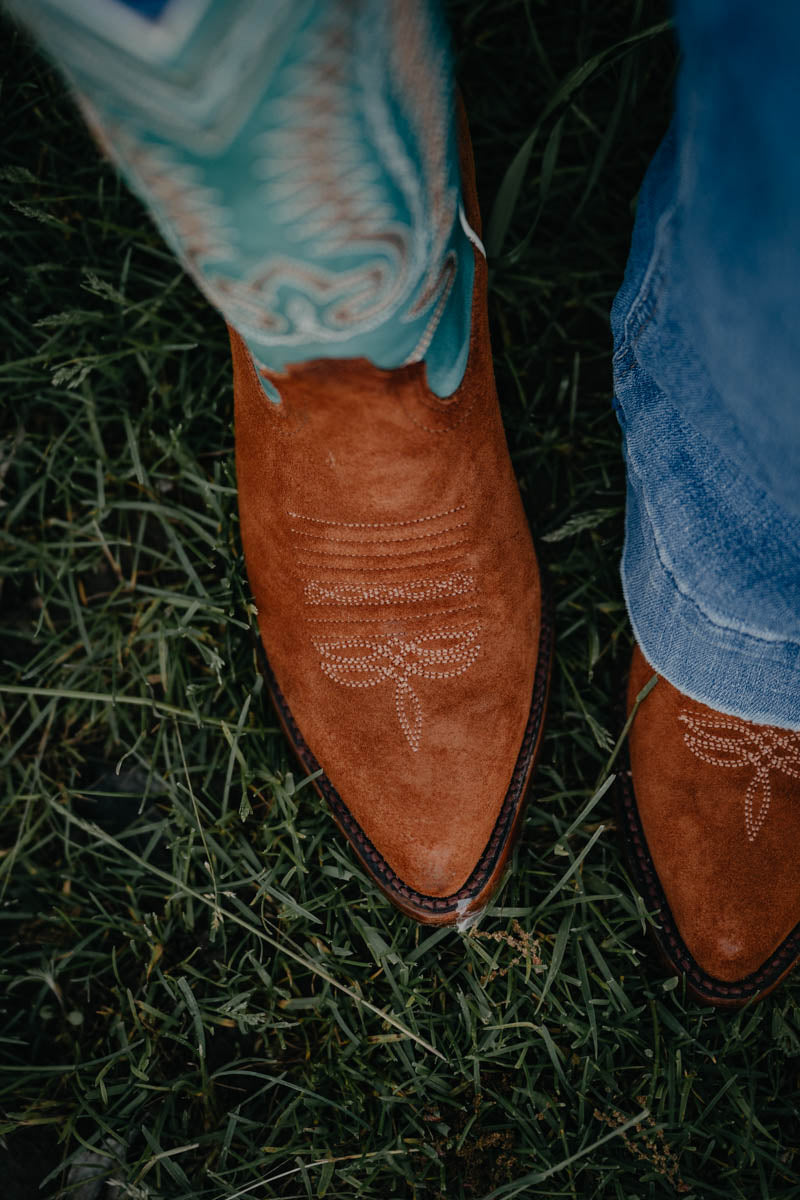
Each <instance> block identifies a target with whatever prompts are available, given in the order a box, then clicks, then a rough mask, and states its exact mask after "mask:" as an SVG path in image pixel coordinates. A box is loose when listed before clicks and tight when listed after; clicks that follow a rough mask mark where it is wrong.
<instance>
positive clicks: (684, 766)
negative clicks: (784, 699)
mask: <svg viewBox="0 0 800 1200" xmlns="http://www.w3.org/2000/svg"><path fill="white" fill-rule="evenodd" d="M652 675H653V669H652V667H650V666H649V665H648V664H647V662H646V661H645V659H644V656H643V655H642V652H641V651H640V650H639V649H638V647H637V649H636V650H635V651H634V656H633V664H632V667H631V674H630V682H629V689H628V709H629V711H630V710H631V709H632V708H633V705H634V703H635V700H636V697H637V695H638V694H639V693H640V692H641V690H642V689H643V688H644V687H645V685H646V684H647V681H648V679H650V678H651V677H652ZM629 746H630V763H631V780H630V784H628V785H627V786H625V787H624V788H623V800H622V818H623V819H622V829H623V836H624V839H625V843H626V849H627V851H628V855H629V859H630V863H631V868H632V873H633V875H634V878H635V881H636V883H637V886H638V887H639V889H640V891H641V893H642V895H643V897H644V899H645V902H646V904H647V907H648V909H650V910H651V911H654V912H655V915H656V921H657V929H656V930H655V934H656V940H657V942H658V944H659V947H660V949H661V951H662V953H663V955H664V956H665V957H666V959H667V960H668V962H669V964H670V965H671V966H672V968H673V970H675V971H677V972H679V973H681V974H684V975H685V976H686V981H687V984H688V987H689V989H690V990H691V991H692V992H693V993H694V994H695V996H696V997H697V998H698V999H700V1000H704V1001H706V1002H708V1003H710V1004H717V1005H722V1006H727V1007H738V1006H740V1005H742V1004H744V1003H745V1002H746V1001H748V1000H751V999H753V997H755V996H763V995H765V994H766V993H767V992H769V991H771V990H772V988H774V987H775V985H776V984H777V983H779V982H780V980H781V979H782V978H783V977H784V976H785V975H786V974H787V973H788V972H789V971H790V970H791V968H792V967H793V966H794V964H795V962H796V961H797V958H798V956H800V855H798V853H797V844H798V836H799V835H800V733H788V732H787V731H786V730H784V729H777V728H774V727H772V726H769V725H754V724H753V723H752V722H750V721H743V720H740V719H739V718H738V717H729V716H726V715H725V714H724V713H719V712H715V711H714V710H713V709H711V708H707V707H706V706H705V705H704V704H699V703H697V702H696V701H694V700H690V699H689V698H688V697H687V696H684V695H683V694H682V693H681V692H679V691H678V690H677V689H676V688H674V687H672V685H671V684H669V683H667V681H666V680H665V679H661V678H659V679H658V681H657V683H656V684H655V686H654V687H653V689H652V691H651V692H650V693H649V694H648V695H647V696H646V697H645V699H644V700H643V701H642V703H641V705H640V707H639V710H638V712H637V713H636V716H635V718H634V721H633V725H632V727H631V731H630V736H629Z"/></svg>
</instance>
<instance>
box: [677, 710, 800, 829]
mask: <svg viewBox="0 0 800 1200" xmlns="http://www.w3.org/2000/svg"><path fill="white" fill-rule="evenodd" d="M678 720H679V721H682V722H683V723H684V725H686V727H687V728H686V729H685V730H684V734H683V736H684V739H685V741H686V745H687V746H688V747H689V749H690V750H691V751H692V753H693V754H695V755H696V756H697V757H698V758H700V759H702V760H703V762H707V763H710V765H711V766H714V767H751V768H755V775H754V776H753V778H752V779H751V780H750V782H749V784H748V785H747V791H746V792H745V798H744V824H745V831H746V833H747V840H748V841H749V842H754V841H755V839H756V838H757V837H758V833H759V830H760V829H761V826H762V825H763V824H764V821H765V820H766V817H767V813H768V812H769V807H770V804H771V802H772V784H771V781H770V772H771V771H779V772H781V773H782V774H784V775H788V776H789V777H790V778H791V779H800V736H798V734H796V733H789V732H784V731H783V730H779V729H773V728H772V727H763V726H762V727H759V726H757V725H752V724H749V723H748V722H746V721H740V720H738V719H737V718H735V717H726V716H724V715H723V714H720V715H716V714H712V715H709V716H706V715H701V714H698V713H690V712H688V711H684V712H682V713H680V715H679V716H678Z"/></svg>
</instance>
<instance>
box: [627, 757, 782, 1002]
mask: <svg viewBox="0 0 800 1200" xmlns="http://www.w3.org/2000/svg"><path fill="white" fill-rule="evenodd" d="M618 802H619V808H620V812H621V816H622V821H621V823H620V833H621V835H622V840H623V846H624V848H625V851H626V854H627V858H628V862H629V864H630V867H631V874H632V875H633V879H634V883H635V884H636V886H637V888H638V890H639V891H640V892H641V894H642V896H643V897H644V900H645V903H646V904H647V907H648V909H649V910H651V911H653V910H655V911H656V913H657V915H658V919H659V921H660V923H661V929H658V930H656V929H654V930H653V935H654V937H655V939H656V941H657V942H658V943H659V945H660V947H661V949H662V950H663V951H664V952H665V953H666V955H667V957H668V958H669V959H670V962H671V963H672V964H673V966H674V967H676V968H677V970H678V971H680V972H683V974H685V975H686V978H687V980H688V982H689V984H690V985H691V987H692V988H693V989H694V991H695V992H696V993H697V994H698V995H700V996H701V997H703V998H704V999H706V1000H710V1001H727V1002H728V1003H735V1004H745V1003H746V1002H747V1001H748V1000H751V999H752V998H753V997H754V996H755V995H757V994H758V993H759V992H765V991H767V990H768V989H770V988H772V987H774V986H775V984H777V983H778V982H779V980H780V979H781V977H782V976H783V975H784V974H785V973H786V972H787V971H788V970H789V968H790V967H791V966H792V964H793V963H794V962H795V961H796V960H797V958H798V957H799V956H800V924H798V925H796V926H795V928H794V929H793V930H792V932H791V933H790V934H789V935H788V937H786V938H785V939H784V941H783V942H781V944H780V946H779V947H778V948H777V950H776V951H775V952H774V953H773V954H772V955H771V956H770V957H769V958H768V959H767V960H766V962H764V963H763V964H762V966H760V967H759V968H758V969H757V970H756V971H753V972H751V973H750V974H749V975H747V976H745V977H744V978H743V979H741V980H739V981H738V982H736V983H729V982H728V981H726V980H724V979H717V978H716V977H715V976H714V975H710V974H709V973H708V972H707V971H704V970H703V968H702V967H701V966H700V964H699V963H698V962H697V961H696V960H695V958H694V957H693V956H692V954H691V952H690V951H689V949H688V947H687V945H686V943H685V942H684V940H683V938H682V937H681V934H680V931H679V930H678V926H677V923H676V921H675V918H674V916H673V915H672V910H671V909H670V907H669V903H668V901H667V897H666V894H665V892H664V889H663V887H662V885H661V880H660V879H659V877H658V873H657V872H656V869H655V865H654V863H653V860H652V858H651V856H650V851H649V848H648V845H647V839H646V837H645V834H644V829H643V827H642V822H641V817H640V816H639V809H638V806H637V803H636V795H635V792H634V788H633V778H632V775H631V770H630V764H629V762H628V763H626V769H625V770H623V771H621V772H620V775H619V780H618Z"/></svg>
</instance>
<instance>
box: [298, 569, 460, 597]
mask: <svg viewBox="0 0 800 1200" xmlns="http://www.w3.org/2000/svg"><path fill="white" fill-rule="evenodd" d="M474 591H475V577H474V576H473V575H467V574H466V573H465V572H464V571H454V572H453V574H452V575H448V576H447V577H446V578H445V579H417V580H414V582H413V583H399V584H391V583H373V584H363V583H331V584H324V583H322V582H321V581H320V580H318V579H312V580H311V581H310V582H309V583H307V584H306V586H305V588H304V589H303V592H304V595H305V597H306V603H307V604H346V605H353V604H391V603H392V602H398V601H399V602H401V603H408V604H418V603H420V601H422V600H441V599H443V598H445V597H447V596H466V595H469V593H470V592H474Z"/></svg>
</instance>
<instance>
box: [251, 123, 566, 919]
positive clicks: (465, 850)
mask: <svg viewBox="0 0 800 1200" xmlns="http://www.w3.org/2000/svg"><path fill="white" fill-rule="evenodd" d="M468 145H469V142H468V136H467V135H466V134H465V136H464V137H463V138H462V146H463V147H464V152H463V161H462V174H463V181H464V194H465V209H466V216H467V220H468V221H469V224H470V225H471V226H472V228H473V230H474V229H478V228H479V214H478V208H477V201H476V197H475V187H474V175H473V165H472V156H471V152H470V151H469V149H468ZM474 241H475V246H476V249H475V285H474V295H473V311H472V332H471V342H470V352H469V362H468V365H467V369H466V373H465V376H464V379H463V382H462V383H461V386H460V387H459V388H458V390H457V391H456V393H455V394H454V395H453V396H452V397H449V398H448V399H447V400H441V399H439V398H438V397H437V396H435V395H434V394H433V393H432V392H431V391H430V390H429V389H428V387H427V385H426V382H425V371H424V366H423V364H421V363H418V364H415V365H412V366H408V367H401V368H399V369H397V370H393V371H382V370H378V369H377V368H375V367H373V366H371V365H370V364H369V363H367V362H366V361H363V360H350V361H338V362H336V361H330V360H319V361H316V362H310V363H306V364H303V365H302V366H298V367H295V368H289V370H288V371H287V372H286V373H285V374H284V375H273V374H270V373H265V377H266V378H268V379H269V380H270V381H271V383H272V384H273V385H274V386H275V387H276V388H277V389H278V392H279V394H280V403H279V404H277V403H276V404H273V403H270V402H269V401H268V400H267V399H266V398H265V395H264V391H263V388H262V385H261V383H260V381H259V379H258V377H257V375H256V372H255V369H254V367H253V364H252V361H251V359H250V357H249V355H248V353H247V350H246V348H245V346H244V344H243V342H242V341H241V339H240V338H239V337H238V336H237V335H236V333H235V332H231V344H232V348H233V362H234V384H235V395H236V464H237V474H238V485H239V510H240V515H241V528H242V540H243V544H244V550H245V556H246V561H247V570H248V575H249V579H250V584H251V587H252V590H253V594H254V596H255V601H256V605H257V608H258V619H259V628H260V632H261V640H262V643H263V649H264V652H265V661H264V672H265V675H266V678H267V682H268V685H269V688H270V692H271V694H272V698H273V700H274V702H275V706H276V708H277V711H278V714H279V717H280V720H281V722H282V724H283V727H284V729H285V731H286V734H287V737H288V738H289V740H290V742H291V743H292V746H293V748H294V750H295V753H296V754H297V756H298V758H299V759H300V761H301V763H302V765H303V767H304V768H305V769H306V770H308V771H309V772H312V771H316V770H318V769H320V768H321V770H322V774H321V776H320V777H319V778H318V779H317V781H316V787H317V789H318V791H319V792H320V793H321V794H322V795H323V796H324V797H325V799H326V800H327V802H328V804H329V805H330V808H331V810H332V813H333V816H334V818H335V819H336V821H337V823H338V825H339V827H340V828H341V830H342V831H343V832H344V834H345V835H346V836H347V838H348V839H349V841H350V843H351V845H352V846H353V848H354V850H355V852H356V854H357V855H358V857H359V858H360V860H361V862H362V863H363V865H364V866H365V867H366V869H367V870H368V872H369V873H370V874H371V876H372V877H373V879H374V880H375V881H376V882H377V883H378V885H379V886H380V887H381V888H382V889H383V890H384V892H386V894H387V895H388V896H389V897H390V899H391V900H392V901H393V902H394V903H395V904H396V905H397V906H398V907H399V908H401V909H402V910H403V911H404V912H406V913H408V914H409V915H411V916H414V917H416V918H417V919H418V920H420V921H424V922H427V923H430V924H448V923H454V922H456V921H459V920H462V919H465V918H468V917H470V916H472V915H474V914H477V913H479V912H480V911H481V910H482V909H483V908H484V907H485V905H486V904H487V902H488V900H489V898H490V896H491V894H492V892H493V890H494V889H495V887H496V886H497V885H498V883H499V881H500V878H501V875H502V871H503V867H504V864H505V862H506V859H507V857H508V854H509V851H510V847H511V841H512V837H513V834H514V832H515V830H516V829H517V827H518V825H519V821H520V816H521V812H522V807H523V801H524V798H525V793H526V789H527V786H528V782H529V780H530V776H531V771H532V769H533V765H534V761H535V758H536V755H537V752H538V749H539V745H540V742H541V736H542V722H543V717H544V710H545V703H546V697H547V690H548V683H549V670H550V649H551V637H552V634H551V625H550V619H549V616H548V615H547V614H546V612H543V607H542V594H541V583H540V576H539V570H538V566H537V562H536V556H535V554H534V550H533V545H532V542H531V537H530V533H529V530H528V525H527V522H526V519H525V514H524V512H523V508H522V503H521V501H520V497H519V492H518V489H517V484H516V480H515V478H514V473H513V470H512V467H511V462H510V459H509V455H508V450H507V447H506V442H505V436H504V433H503V427H502V423H501V418H500V412H499V408H498V403H497V396H496V392H495V386H494V376H493V369H492V356H491V347H490V344H489V332H488V324H487V316H486V262H485V257H484V255H483V253H482V247H481V245H480V241H479V238H478V236H477V235H475V236H474Z"/></svg>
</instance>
